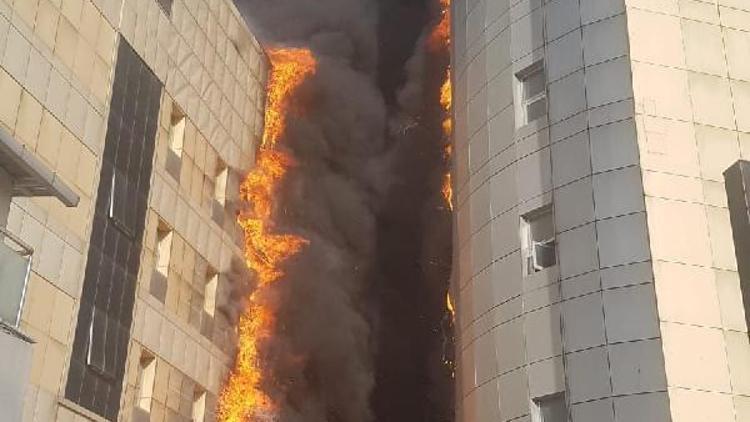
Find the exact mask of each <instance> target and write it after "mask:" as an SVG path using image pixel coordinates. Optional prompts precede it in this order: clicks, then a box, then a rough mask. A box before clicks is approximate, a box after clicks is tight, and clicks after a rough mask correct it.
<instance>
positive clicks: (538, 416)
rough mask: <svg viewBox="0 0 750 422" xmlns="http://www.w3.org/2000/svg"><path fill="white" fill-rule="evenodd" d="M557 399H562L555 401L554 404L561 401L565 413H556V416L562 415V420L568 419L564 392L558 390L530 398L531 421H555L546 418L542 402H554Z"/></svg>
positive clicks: (568, 411) (568, 412) (568, 414)
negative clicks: (557, 391)
mask: <svg viewBox="0 0 750 422" xmlns="http://www.w3.org/2000/svg"><path fill="white" fill-rule="evenodd" d="M558 399H562V401H561V402H557V403H556V404H559V403H562V405H563V407H564V410H565V414H564V415H558V417H562V418H563V420H564V421H568V420H569V416H570V409H569V408H568V403H567V398H566V396H565V392H564V391H562V392H559V393H553V394H549V395H546V396H541V397H535V398H533V399H531V422H556V421H548V420H547V418H546V417H545V415H544V413H545V412H544V406H543V405H544V404H548V403H555V401H557V400H558Z"/></svg>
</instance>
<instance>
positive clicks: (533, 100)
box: [452, 0, 750, 422]
mask: <svg viewBox="0 0 750 422" xmlns="http://www.w3.org/2000/svg"><path fill="white" fill-rule="evenodd" d="M453 8H454V9H453V34H454V38H453V39H454V42H453V49H454V58H453V60H454V62H453V64H454V68H455V70H454V86H455V90H454V92H455V94H454V95H455V97H454V104H455V126H456V131H455V144H456V148H455V174H454V179H455V189H454V190H455V192H456V197H457V205H456V219H457V223H456V226H457V229H456V232H457V236H456V244H455V247H456V249H457V251H458V252H457V254H456V263H455V264H454V265H456V266H457V269H456V270H455V277H454V282H453V286H452V289H453V291H454V292H453V294H454V295H455V296H456V297H458V303H459V305H458V323H457V325H458V340H457V345H456V347H457V359H458V375H457V382H458V388H457V390H458V391H457V395H458V397H457V402H458V410H457V414H458V420H460V421H463V422H475V421H476V422H478V421H482V422H484V421H519V422H520V421H533V422H558V421H559V422H568V421H569V422H615V421H616V422H642V421H649V422H666V421H672V422H699V421H700V422H703V421H716V422H718V421H722V422H748V421H750V382H749V381H750V377H749V376H748V374H749V373H750V372H748V371H749V370H750V344H749V343H748V328H747V319H746V315H747V314H750V310H748V306H750V296H748V292H750V289H749V287H750V280H749V279H748V277H749V276H750V275H749V274H747V273H748V266H749V265H750V255H748V253H750V248H748V241H747V237H746V236H747V233H748V221H747V220H748V209H747V204H748V200H747V198H748V195H747V194H748V192H749V191H750V189H748V186H750V183H748V178H747V169H748V164H747V162H744V161H742V160H748V159H750V58H749V57H750V56H749V55H748V53H750V3H748V2H747V1H745V0H710V1H703V0H548V1H542V0H511V1H508V0H455V1H454V5H453ZM743 234H744V236H743ZM743 286H744V289H743ZM743 290H744V292H743ZM743 293H744V296H745V297H744V299H743Z"/></svg>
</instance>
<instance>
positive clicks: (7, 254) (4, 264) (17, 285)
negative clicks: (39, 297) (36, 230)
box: [0, 228, 34, 328]
mask: <svg viewBox="0 0 750 422" xmlns="http://www.w3.org/2000/svg"><path fill="white" fill-rule="evenodd" d="M33 254H34V250H33V249H32V248H31V247H29V246H28V245H26V244H25V243H23V242H22V241H21V240H20V239H18V238H17V237H15V236H13V235H12V234H10V233H9V232H8V231H7V230H5V229H4V228H0V321H2V322H3V323H5V324H7V325H10V326H11V327H13V328H18V323H19V322H20V320H21V311H22V310H23V303H24V300H25V298H26V287H27V286H28V283H29V272H30V271H31V256H32V255H33Z"/></svg>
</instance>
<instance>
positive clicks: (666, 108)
mask: <svg viewBox="0 0 750 422" xmlns="http://www.w3.org/2000/svg"><path fill="white" fill-rule="evenodd" d="M627 7H628V33H629V36H630V50H631V56H632V69H633V86H634V91H635V110H636V121H637V131H638V146H639V151H640V157H641V164H642V167H643V170H644V171H643V186H644V190H645V198H646V214H647V216H648V226H649V234H650V236H649V240H650V242H649V243H650V248H651V252H652V255H653V259H654V264H653V265H654V275H655V286H656V296H657V303H658V309H659V324H660V331H661V333H662V338H663V343H664V344H663V348H664V357H665V369H666V378H667V385H668V389H669V402H670V409H671V414H672V420H673V421H675V422H692V421H700V420H716V421H719V420H721V421H732V422H734V421H737V422H746V421H750V384H748V376H747V375H748V372H747V370H748V367H750V345H749V344H748V335H747V326H746V323H745V317H744V309H743V304H742V296H741V293H740V287H739V277H738V274H737V262H736V258H735V252H734V247H733V245H734V243H733V241H732V231H731V226H730V222H729V212H728V209H727V195H726V191H725V188H724V177H723V175H722V173H723V172H724V171H725V170H726V169H727V168H728V167H729V166H731V165H732V164H733V163H734V162H736V161H737V160H739V159H741V158H742V159H748V157H750V108H749V107H750V58H749V57H750V56H748V51H750V3H747V2H745V1H737V0H718V1H658V2H651V1H631V0H628V1H627ZM654 38H658V39H659V40H660V42H658V43H655V42H653V39H654Z"/></svg>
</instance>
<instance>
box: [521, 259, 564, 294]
mask: <svg viewBox="0 0 750 422" xmlns="http://www.w3.org/2000/svg"><path fill="white" fill-rule="evenodd" d="M559 280H560V270H559V265H557V264H556V265H553V266H551V267H547V268H545V269H543V270H541V271H537V272H535V273H532V274H526V275H524V277H523V286H524V291H530V290H535V289H538V288H540V287H544V286H547V285H550V284H552V283H557V282H558V281H559Z"/></svg>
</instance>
